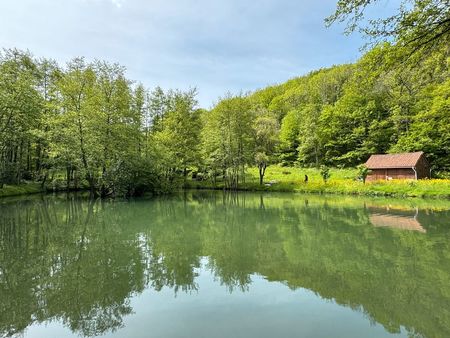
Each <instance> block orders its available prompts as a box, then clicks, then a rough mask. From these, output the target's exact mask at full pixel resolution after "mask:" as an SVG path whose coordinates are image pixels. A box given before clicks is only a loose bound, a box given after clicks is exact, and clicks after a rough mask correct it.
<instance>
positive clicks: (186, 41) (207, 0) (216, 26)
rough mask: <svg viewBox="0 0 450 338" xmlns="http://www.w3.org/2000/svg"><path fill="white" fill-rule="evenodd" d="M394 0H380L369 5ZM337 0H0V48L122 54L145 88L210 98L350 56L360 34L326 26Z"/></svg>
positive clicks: (384, 8) (61, 55)
mask: <svg viewBox="0 0 450 338" xmlns="http://www.w3.org/2000/svg"><path fill="white" fill-rule="evenodd" d="M398 2H399V1H398V0H395V1H389V3H388V2H387V1H380V2H379V5H378V6H377V7H376V14H377V15H378V14H380V13H390V11H391V10H392V9H393V8H395V7H396V6H397V3H398ZM335 4H336V0H323V1H312V0H260V1H249V0H227V1H224V0H199V1H192V0H170V1H167V0H152V1H148V0H64V1H61V0H39V1H36V0H2V1H0V31H1V34H0V47H6V48H11V47H18V48H21V49H30V51H32V52H33V53H35V54H36V55H37V56H45V57H52V58H55V59H57V60H58V61H60V62H65V61H67V60H69V59H70V58H73V57H75V56H86V57H87V58H88V59H94V58H100V59H106V60H109V61H114V62H119V63H121V64H122V65H124V66H126V67H127V68H128V70H129V72H128V74H129V76H130V77H131V78H132V79H134V80H138V81H142V82H143V83H144V84H145V85H146V86H148V87H154V86H155V85H161V86H162V87H163V88H169V87H170V88H175V87H176V88H182V89H184V88H187V87H189V86H197V87H198V89H199V91H200V96H199V99H200V103H201V105H202V106H204V107H208V106H209V105H210V104H211V103H212V102H213V101H214V100H216V99H217V97H218V96H220V95H224V94H225V93H226V92H227V91H231V92H239V91H240V90H243V91H248V90H254V89H256V88H261V87H264V86H266V85H267V84H273V83H276V82H282V81H285V80H287V79H289V78H291V77H294V76H297V75H301V74H304V73H307V72H309V71H311V70H314V69H317V68H320V67H326V66H331V65H333V64H339V63H346V62H353V61H355V60H356V59H357V58H358V56H359V54H360V52H359V47H360V46H361V45H362V44H363V41H362V40H361V38H360V37H359V36H358V35H353V36H351V37H348V36H344V35H343V34H342V31H343V27H342V26H333V27H332V28H330V29H326V28H325V27H324V23H323V19H324V18H325V17H327V16H328V15H330V14H331V13H333V11H334V8H335Z"/></svg>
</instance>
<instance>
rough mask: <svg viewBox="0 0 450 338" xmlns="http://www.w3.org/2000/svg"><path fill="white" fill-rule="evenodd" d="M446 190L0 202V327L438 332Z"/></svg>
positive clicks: (448, 271) (444, 328)
mask: <svg viewBox="0 0 450 338" xmlns="http://www.w3.org/2000/svg"><path fill="white" fill-rule="evenodd" d="M449 210H450V202H442V201H441V202H439V201H436V202H433V201H431V202H424V201H421V200H413V201H402V200H383V199H358V198H349V197H342V196H332V197H323V196H315V195H309V196H305V195H294V194H256V193H239V194H224V193H222V192H188V193H182V194H179V195H175V196H171V197H164V198H154V199H139V200H132V201H90V200H88V199H87V198H84V197H79V196H78V197H77V196H66V195H62V196H45V197H43V196H34V197H29V198H24V199H15V200H0V336H7V337H8V336H21V337H22V336H24V337H58V338H59V337H76V336H84V337H92V336H99V335H101V336H104V337H246V338H251V337H313V338H315V337H345V338H351V337H355V338H356V337H358V338H359V337H377V338H378V337H427V338H431V337H450V211H449Z"/></svg>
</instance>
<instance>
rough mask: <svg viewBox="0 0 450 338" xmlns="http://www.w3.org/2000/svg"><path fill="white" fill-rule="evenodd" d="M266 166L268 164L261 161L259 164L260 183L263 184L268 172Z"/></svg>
mask: <svg viewBox="0 0 450 338" xmlns="http://www.w3.org/2000/svg"><path fill="white" fill-rule="evenodd" d="M266 167H267V165H266V164H265V163H260V164H259V165H258V169H259V185H263V183H264V182H263V181H264V175H265V173H266Z"/></svg>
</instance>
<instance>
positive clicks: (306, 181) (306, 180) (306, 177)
mask: <svg viewBox="0 0 450 338" xmlns="http://www.w3.org/2000/svg"><path fill="white" fill-rule="evenodd" d="M305 183H308V175H305Z"/></svg>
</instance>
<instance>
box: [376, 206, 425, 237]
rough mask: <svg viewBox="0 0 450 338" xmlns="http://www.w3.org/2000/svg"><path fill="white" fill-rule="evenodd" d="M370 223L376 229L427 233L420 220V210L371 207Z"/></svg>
mask: <svg viewBox="0 0 450 338" xmlns="http://www.w3.org/2000/svg"><path fill="white" fill-rule="evenodd" d="M369 210H370V218H369V219H370V222H371V223H372V224H373V225H374V226H376V227H389V228H395V229H401V230H412V231H419V232H423V233H425V232H427V231H426V229H425V228H424V227H422V224H420V221H419V219H418V215H419V208H415V209H413V210H411V209H408V208H391V207H389V206H386V207H377V206H375V207H369Z"/></svg>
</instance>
